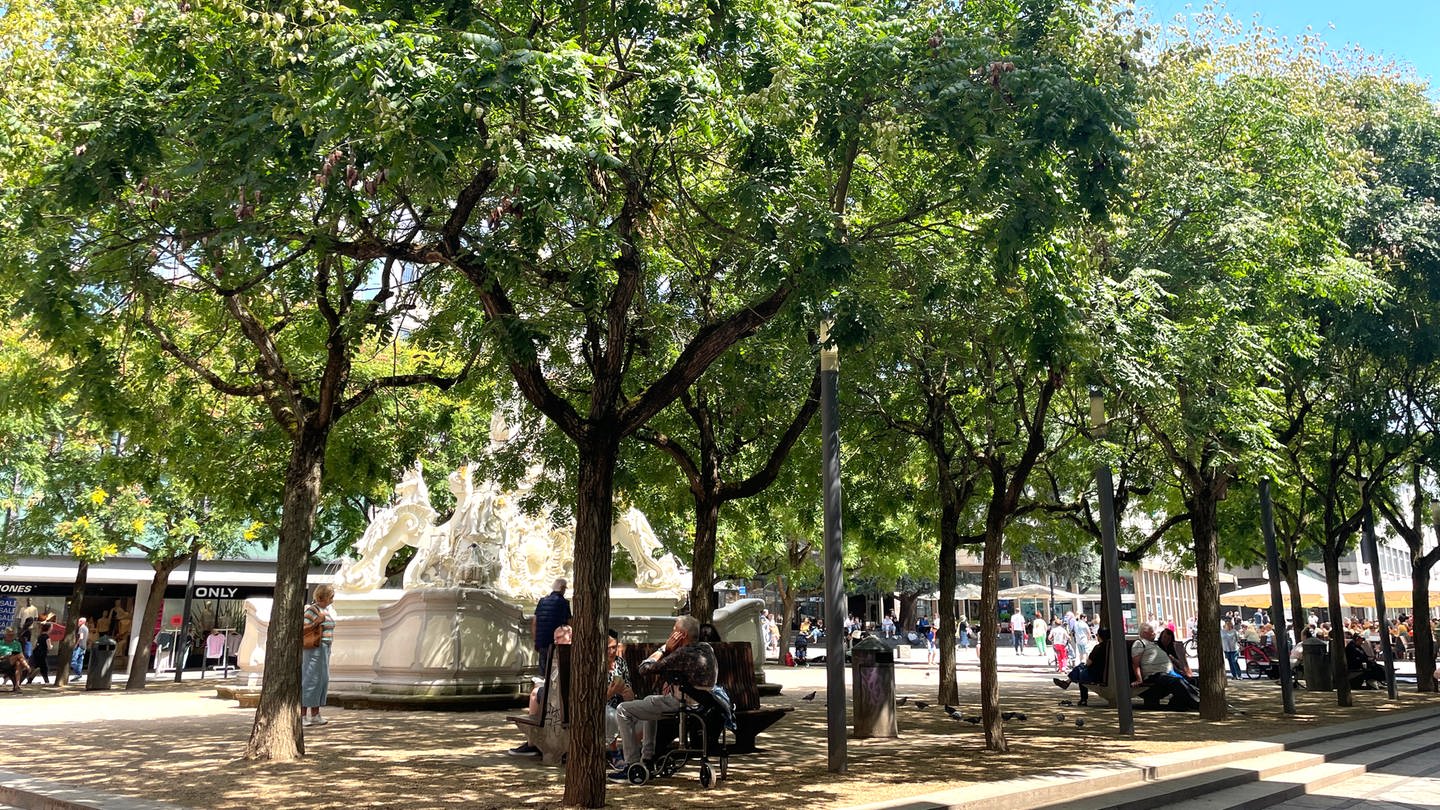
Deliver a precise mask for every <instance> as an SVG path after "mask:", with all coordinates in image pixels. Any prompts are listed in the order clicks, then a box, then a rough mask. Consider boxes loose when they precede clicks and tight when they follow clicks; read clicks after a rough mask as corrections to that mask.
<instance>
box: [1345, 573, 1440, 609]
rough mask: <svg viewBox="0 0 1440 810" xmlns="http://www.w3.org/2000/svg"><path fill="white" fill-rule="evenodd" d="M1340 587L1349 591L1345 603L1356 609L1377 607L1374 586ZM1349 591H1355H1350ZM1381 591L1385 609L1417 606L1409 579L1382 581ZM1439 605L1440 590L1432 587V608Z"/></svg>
mask: <svg viewBox="0 0 1440 810" xmlns="http://www.w3.org/2000/svg"><path fill="white" fill-rule="evenodd" d="M1340 587H1342V588H1345V589H1347V592H1346V594H1345V601H1346V602H1348V603H1350V604H1351V605H1354V606H1355V607H1368V608H1373V607H1375V588H1374V586H1371V585H1342V586H1340ZM1349 589H1354V590H1353V591H1350V590H1349ZM1380 590H1381V591H1383V592H1384V594H1385V607H1386V608H1387V609H1389V608H1402V607H1403V608H1408V607H1414V606H1415V605H1414V604H1413V603H1414V601H1415V600H1414V599H1413V598H1412V597H1413V596H1414V595H1415V594H1414V591H1413V586H1412V585H1411V582H1410V580H1408V579H1386V580H1382V581H1381V582H1380ZM1437 603H1440V590H1436V589H1435V586H1434V585H1431V587H1430V606H1431V607H1434V606H1435V605H1436V604H1437Z"/></svg>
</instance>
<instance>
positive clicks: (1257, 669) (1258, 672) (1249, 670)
mask: <svg viewBox="0 0 1440 810" xmlns="http://www.w3.org/2000/svg"><path fill="white" fill-rule="evenodd" d="M1264 674H1265V668H1264V667H1263V666H1261V665H1260V664H1257V663H1255V662H1254V661H1246V662H1245V677H1247V678H1249V679H1250V680H1252V681H1253V680H1259V679H1260V677H1261V676H1262V675H1264Z"/></svg>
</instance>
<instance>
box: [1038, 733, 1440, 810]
mask: <svg viewBox="0 0 1440 810" xmlns="http://www.w3.org/2000/svg"><path fill="white" fill-rule="evenodd" d="M1436 748H1440V713H1437V712H1433V711H1432V712H1421V713H1414V712H1410V713H1406V714H1405V715H1398V716H1395V717H1392V718H1376V719H1374V720H1371V721H1362V722H1360V723H1346V724H1342V725H1339V726H1332V727H1330V728H1325V729H1317V730H1315V731H1313V732H1302V733H1299V734H1293V735H1287V737H1283V738H1278V739H1276V740H1275V741H1273V742H1269V743H1235V744H1233V745H1231V746H1215V747H1213V748H1207V749H1203V751H1200V752H1195V751H1190V752H1179V753H1178V754H1175V755H1164V756H1159V757H1150V758H1145V759H1142V760H1136V761H1135V762H1134V763H1133V764H1137V765H1142V766H1143V767H1145V769H1146V779H1147V780H1150V781H1146V782H1145V783H1144V784H1140V785H1135V786H1133V787H1128V788H1125V789H1122V790H1118V791H1115V790H1111V791H1109V792H1106V793H1100V794H1091V795H1088V796H1087V795H1086V794H1084V793H1081V792H1079V791H1077V792H1076V793H1075V794H1072V796H1071V797H1070V798H1067V799H1066V800H1064V801H1058V802H1057V801H1053V800H1048V801H1047V802H1046V803H1045V804H1041V805H1031V806H1032V807H1035V806H1039V807H1048V808H1060V807H1064V808H1067V810H1149V808H1156V807H1168V808H1177V809H1179V810H1255V809H1256V808H1262V807H1269V806H1271V805H1274V804H1279V803H1281V802H1284V801H1288V800H1290V799H1293V798H1295V797H1297V796H1303V795H1305V794H1306V793H1308V792H1310V791H1313V790H1318V789H1320V788H1323V787H1326V786H1328V785H1332V784H1335V783H1336V782H1340V781H1343V780H1346V779H1351V778H1353V777H1356V776H1359V775H1361V774H1363V773H1366V772H1367V771H1371V770H1375V769H1377V768H1381V767H1384V766H1385V765H1388V764H1390V763H1392V762H1395V761H1397V760H1400V759H1404V758H1405V757H1408V756H1411V755H1413V754H1415V753H1418V752H1421V751H1428V750H1432V749H1436ZM1197 754H1203V756H1196V755H1197ZM1146 760H1149V761H1148V762H1147V761H1146ZM1077 787H1080V788H1081V790H1083V787H1082V786H1077Z"/></svg>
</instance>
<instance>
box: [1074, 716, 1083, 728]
mask: <svg viewBox="0 0 1440 810" xmlns="http://www.w3.org/2000/svg"><path fill="white" fill-rule="evenodd" d="M1075 727H1076V728H1084V727H1085V718H1083V717H1077V718H1075Z"/></svg>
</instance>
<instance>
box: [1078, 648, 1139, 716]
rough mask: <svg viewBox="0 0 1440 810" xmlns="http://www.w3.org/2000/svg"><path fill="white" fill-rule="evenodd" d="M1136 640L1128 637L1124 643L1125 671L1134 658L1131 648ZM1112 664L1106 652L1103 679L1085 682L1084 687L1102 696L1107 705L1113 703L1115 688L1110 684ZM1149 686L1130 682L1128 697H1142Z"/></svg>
mask: <svg viewBox="0 0 1440 810" xmlns="http://www.w3.org/2000/svg"><path fill="white" fill-rule="evenodd" d="M1137 640H1138V639H1130V641H1129V642H1128V643H1127V644H1126V645H1125V653H1126V654H1125V660H1126V662H1127V663H1126V665H1125V668H1126V670H1127V671H1128V670H1129V669H1130V664H1129V662H1130V661H1133V660H1134V657H1133V648H1134V646H1135V642H1136V641H1137ZM1113 666H1114V665H1113V664H1111V663H1110V656H1109V654H1108V653H1107V654H1106V656H1105V666H1104V668H1103V671H1104V675H1105V678H1104V680H1101V681H1099V682H1097V683H1087V684H1085V688H1086V689H1088V690H1089V691H1090V692H1092V693H1093V694H1096V695H1099V696H1100V697H1102V698H1104V699H1105V705H1107V706H1114V705H1115V688H1114V687H1113V686H1111V685H1110V671H1111V668H1112V667H1113ZM1150 688H1151V687H1149V686H1146V685H1145V684H1141V685H1139V686H1135V685H1133V684H1132V685H1131V686H1130V697H1132V698H1137V697H1143V696H1144V694H1145V693H1146V692H1149V691H1150Z"/></svg>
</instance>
